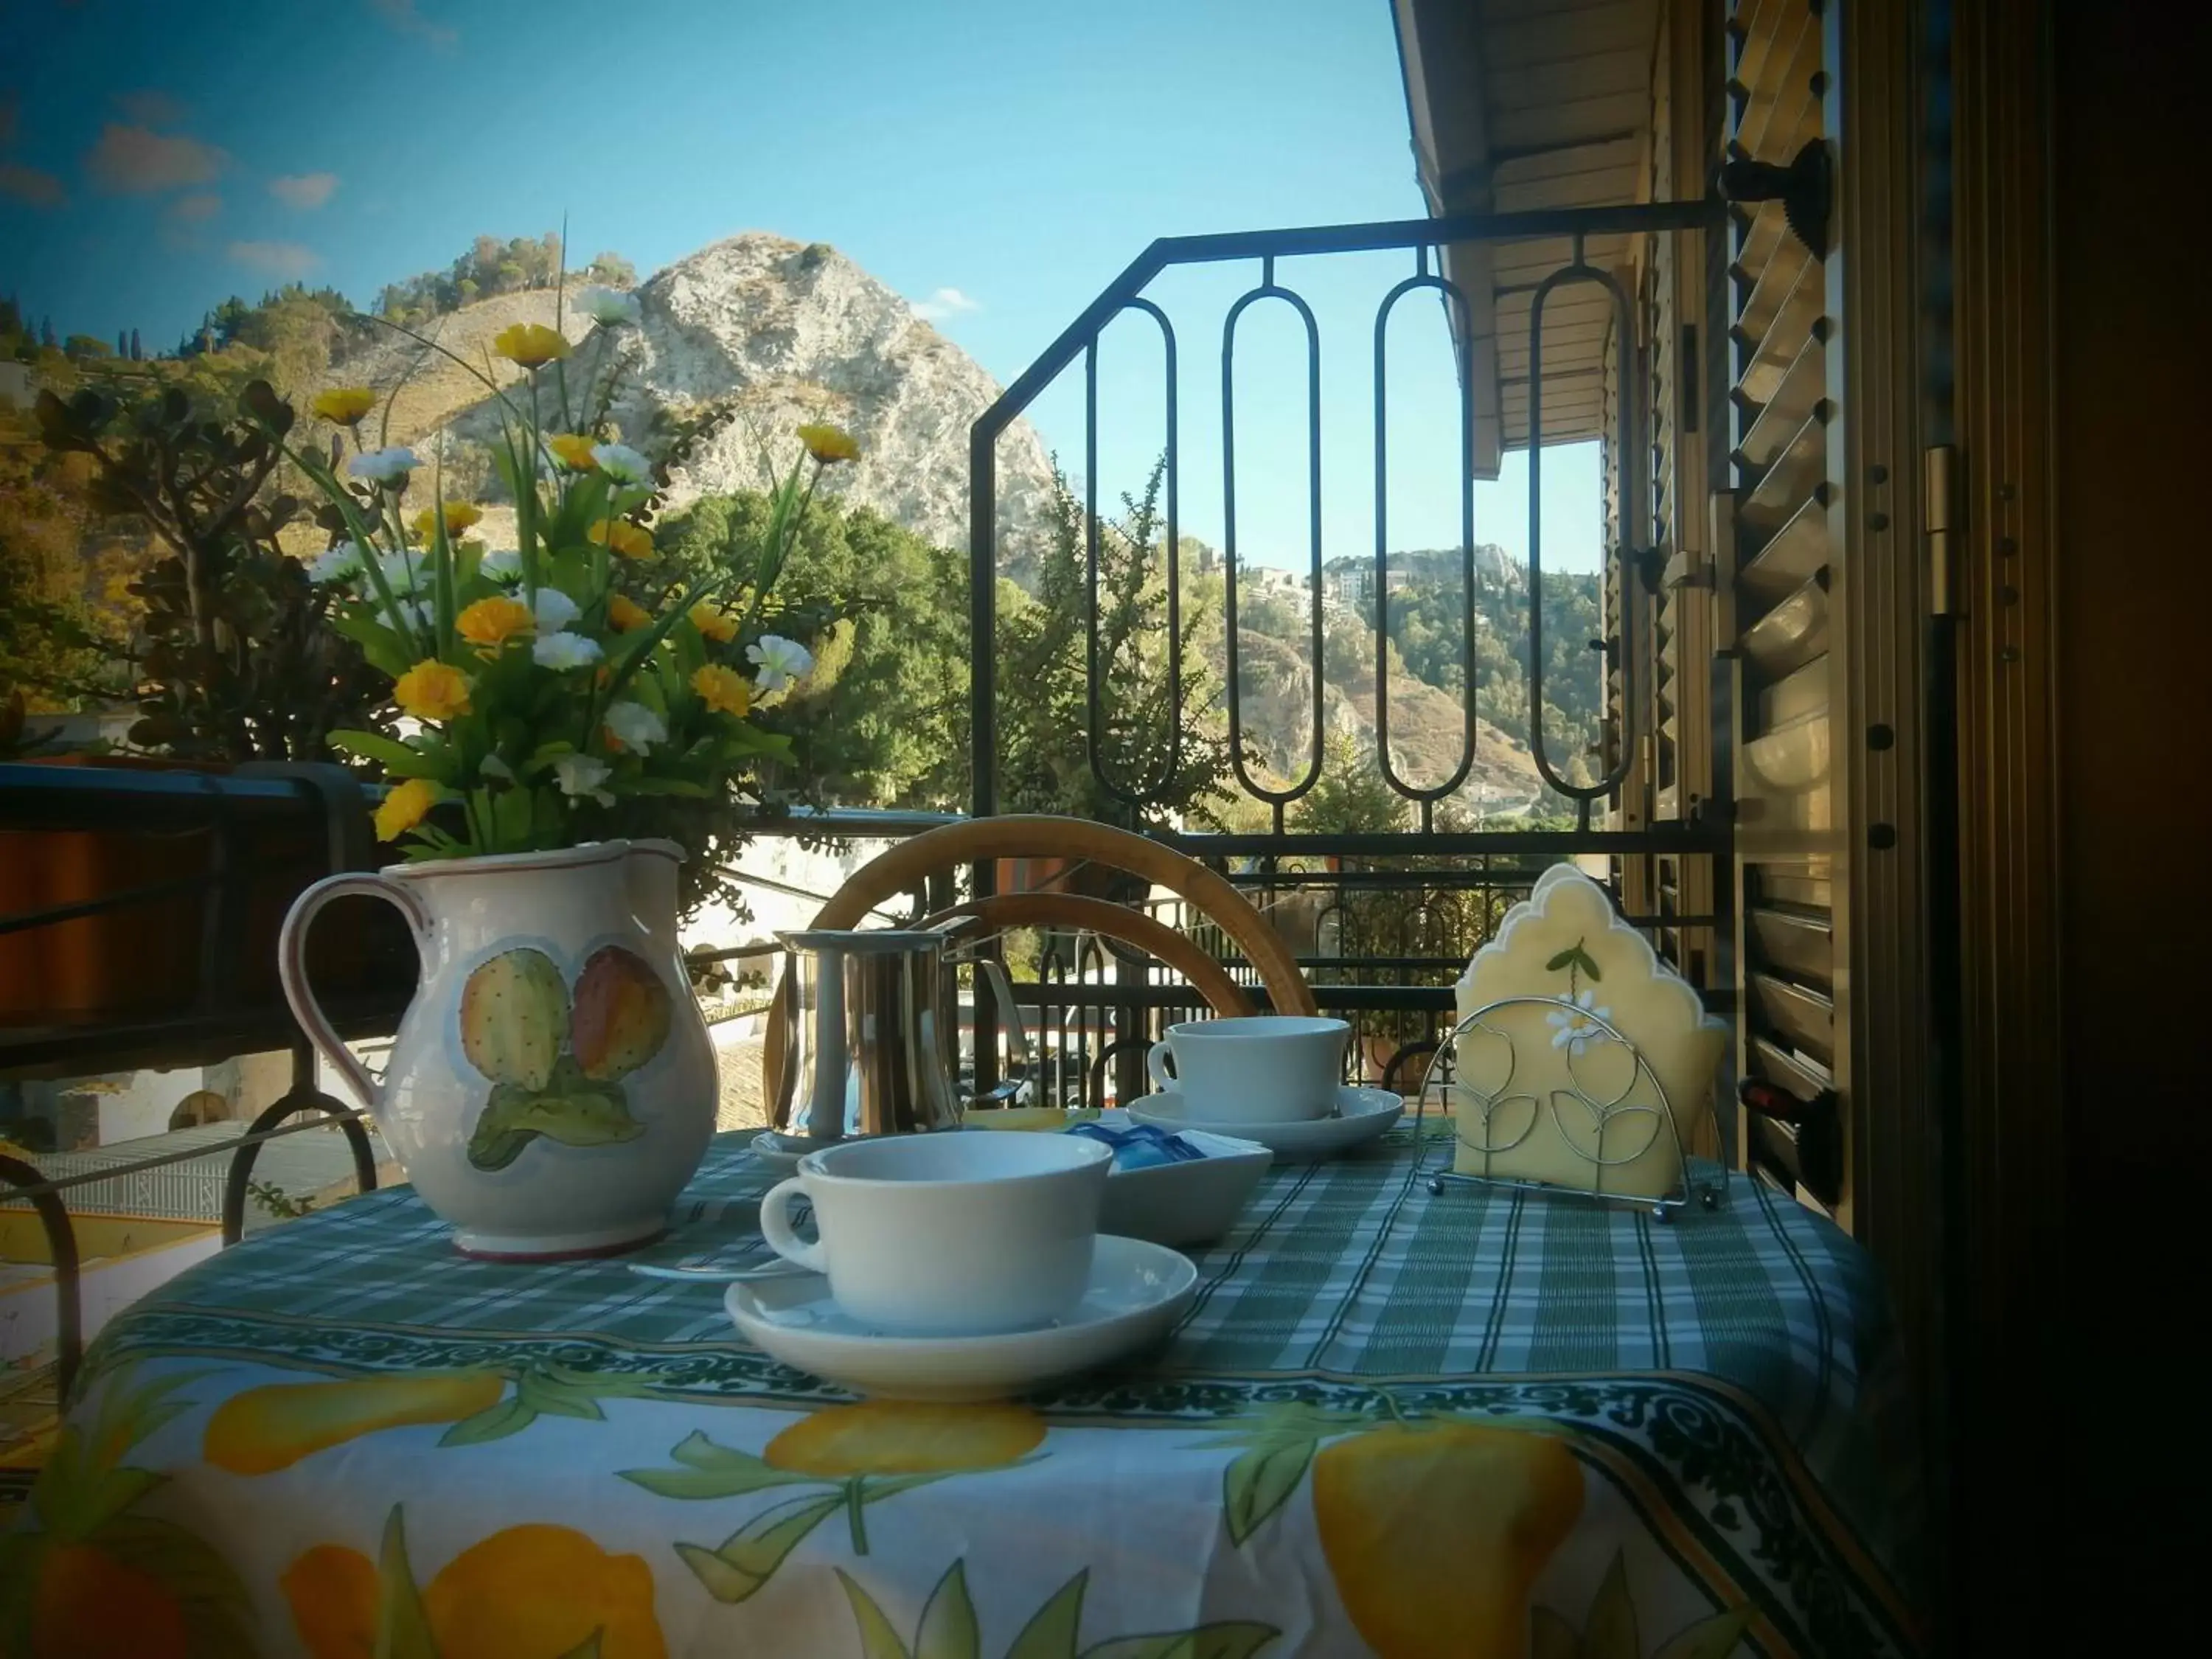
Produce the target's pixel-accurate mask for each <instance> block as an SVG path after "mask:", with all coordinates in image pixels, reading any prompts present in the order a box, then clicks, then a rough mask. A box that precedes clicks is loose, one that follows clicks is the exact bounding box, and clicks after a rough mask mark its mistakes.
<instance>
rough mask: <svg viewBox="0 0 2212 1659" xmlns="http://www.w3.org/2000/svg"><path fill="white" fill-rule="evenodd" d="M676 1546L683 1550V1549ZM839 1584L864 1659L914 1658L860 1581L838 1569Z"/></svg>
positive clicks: (842, 1569)
mask: <svg viewBox="0 0 2212 1659" xmlns="http://www.w3.org/2000/svg"><path fill="white" fill-rule="evenodd" d="M677 1547H678V1549H681V1548H683V1546H682V1545H680V1544H679V1545H678V1546H677ZM837 1582H838V1583H841V1584H842V1585H843V1586H844V1587H845V1600H846V1601H847V1602H848V1603H849V1604H850V1605H851V1607H852V1609H853V1621H854V1623H855V1624H857V1625H858V1626H860V1654H861V1659H914V1656H913V1655H912V1654H910V1653H908V1651H907V1650H906V1644H905V1643H904V1642H903V1641H902V1640H901V1639H900V1638H899V1633H898V1632H896V1631H895V1630H893V1629H892V1628H891V1621H890V1620H888V1619H886V1618H884V1610H883V1609H882V1608H881V1607H878V1606H877V1605H876V1603H875V1598H874V1597H873V1596H872V1595H869V1594H868V1593H867V1591H866V1590H864V1589H861V1588H860V1581H859V1580H857V1579H856V1578H854V1577H853V1575H852V1574H850V1573H848V1572H847V1571H845V1569H844V1568H842V1567H839V1568H838V1569H837Z"/></svg>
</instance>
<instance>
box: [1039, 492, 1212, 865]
mask: <svg viewBox="0 0 2212 1659" xmlns="http://www.w3.org/2000/svg"><path fill="white" fill-rule="evenodd" d="M1165 476H1166V462H1165V460H1164V459H1162V460H1161V461H1160V462H1158V464H1156V465H1154V467H1153V469H1152V477H1150V479H1149V480H1148V481H1147V482H1146V486H1145V489H1144V493H1143V494H1142V495H1136V496H1132V495H1123V496H1122V497H1121V507H1122V513H1121V517H1120V518H1119V519H1117V520H1111V521H1104V520H1102V521H1101V522H1100V523H1099V524H1098V526H1097V538H1098V567H1099V568H1098V613H1099V614H1098V662H1099V681H1100V684H1099V720H1098V726H1099V740H1100V741H1099V749H1100V753H1099V754H1098V756H1097V764H1096V765H1094V764H1093V757H1092V756H1091V738H1090V728H1091V714H1090V706H1089V690H1088V688H1089V684H1090V668H1089V650H1090V642H1089V635H1088V630H1087V629H1086V628H1085V617H1087V616H1088V615H1089V612H1090V599H1089V592H1088V582H1089V577H1088V562H1087V556H1086V554H1085V533H1084V532H1085V510H1084V507H1083V504H1082V503H1081V502H1080V501H1078V500H1077V499H1076V498H1075V495H1074V492H1073V490H1072V489H1069V487H1068V484H1067V480H1066V477H1065V476H1063V475H1061V474H1060V473H1059V472H1058V471H1057V470H1056V469H1055V471H1054V491H1053V501H1052V504H1051V508H1050V517H1049V522H1048V529H1047V532H1046V536H1045V539H1044V543H1043V544H1042V547H1040V548H1039V549H1037V550H1035V553H1034V561H1035V563H1034V568H1035V570H1036V583H1037V588H1036V595H1035V597H1034V598H1031V597H1030V595H1029V594H1027V593H1025V592H1023V591H1022V590H1021V589H1020V588H1018V587H1017V586H1014V585H1013V584H1012V582H1008V581H1003V580H1002V581H1001V582H1000V586H999V630H998V632H999V638H998V655H999V662H998V677H999V684H1000V685H1001V686H1004V687H1006V689H1007V690H1006V695H1005V696H1001V697H1000V700H999V710H998V714H999V742H998V752H999V766H1000V789H999V793H1000V808H1001V810H1002V811H1010V812H1066V813H1071V814H1073V815H1074V816H1076V817H1088V818H1096V819H1099V820H1102V821H1104V822H1108V823H1123V824H1127V823H1130V822H1131V820H1132V818H1133V817H1136V818H1143V819H1146V820H1152V819H1158V818H1165V817H1181V816H1184V815H1188V814H1189V813H1192V812H1193V811H1200V810H1202V809H1203V806H1204V804H1205V803H1206V801H1207V800H1208V799H1211V798H1212V797H1213V796H1215V795H1216V794H1218V792H1219V790H1220V788H1221V786H1222V784H1223V782H1224V781H1225V779H1226V778H1227V777H1228V776H1229V773H1230V767H1229V743H1228V738H1227V736H1226V732H1225V722H1224V718H1223V715H1222V712H1221V684H1220V678H1219V676H1218V674H1217V673H1216V672H1215V671H1213V669H1212V667H1211V666H1210V663H1211V661H1212V660H1215V659H1218V655H1219V653H1218V650H1217V651H1215V652H1212V653H1209V652H1207V651H1206V649H1205V647H1204V641H1206V639H1207V638H1208V637H1209V635H1211V636H1212V637H1213V638H1214V639H1216V640H1218V636H1219V634H1220V629H1221V622H1220V617H1219V614H1218V610H1217V609H1216V608H1215V607H1214V606H1213V605H1212V603H1211V601H1210V599H1208V597H1206V593H1205V592H1204V589H1203V587H1202V586H1201V584H1200V582H1199V581H1198V580H1195V579H1194V578H1192V577H1190V576H1188V575H1186V577H1185V579H1184V580H1185V587H1184V593H1183V595H1182V600H1183V603H1182V637H1181V639H1180V640H1179V641H1178V640H1176V639H1175V638H1173V637H1171V636H1170V632H1169V629H1168V626H1167V557H1166V552H1165V548H1164V529H1165V520H1164V513H1162V511H1161V501H1160V491H1161V487H1162V483H1163V481H1164V477H1165ZM1216 580H1218V579H1216ZM1178 650H1179V651H1180V652H1181V653H1182V661H1181V671H1182V714H1181V719H1180V722H1179V725H1180V733H1179V741H1177V740H1176V732H1174V731H1173V730H1172V729H1171V728H1173V727H1174V726H1176V724H1177V722H1176V715H1175V703H1174V697H1173V688H1172V683H1171V678H1170V656H1169V653H1170V652H1172V651H1178ZM1101 772H1103V774H1104V775H1105V777H1106V778H1108V779H1110V780H1112V781H1114V782H1115V783H1116V784H1118V785H1120V786H1121V787H1122V788H1123V789H1125V790H1127V791H1128V792H1130V793H1139V792H1141V793H1145V794H1146V795H1147V796H1149V797H1150V798H1151V799H1150V800H1149V801H1148V803H1147V805H1146V806H1145V807H1144V808H1143V809H1141V811H1139V810H1137V809H1133V808H1132V807H1131V806H1130V805H1128V804H1127V802H1126V801H1124V800H1123V799H1121V798H1120V797H1119V796H1117V795H1116V794H1115V793H1114V792H1113V791H1112V790H1110V789H1109V788H1108V787H1107V786H1106V784H1105V783H1104V782H1103V781H1101V779H1100V776H1099V774H1100V773H1101Z"/></svg>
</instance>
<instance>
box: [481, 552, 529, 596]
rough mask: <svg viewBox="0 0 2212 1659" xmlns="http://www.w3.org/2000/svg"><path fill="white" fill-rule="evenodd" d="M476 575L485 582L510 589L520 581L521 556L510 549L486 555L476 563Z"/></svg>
mask: <svg viewBox="0 0 2212 1659" xmlns="http://www.w3.org/2000/svg"><path fill="white" fill-rule="evenodd" d="M477 574H478V575H480V576H482V577H483V579H484V580H486V581H494V582H497V583H499V584H500V585H501V586H502V587H512V586H514V585H515V584H516V583H517V582H519V581H520V580H522V555H521V554H520V553H518V552H516V551H515V550H513V548H511V547H504V548H500V549H498V550H495V551H494V552H490V553H487V554H485V555H484V556H483V557H482V558H481V559H478V560H477Z"/></svg>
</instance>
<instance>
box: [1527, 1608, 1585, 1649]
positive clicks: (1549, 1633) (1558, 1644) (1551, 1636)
mask: <svg viewBox="0 0 2212 1659" xmlns="http://www.w3.org/2000/svg"><path fill="white" fill-rule="evenodd" d="M1532 1619H1533V1622H1532V1623H1531V1625H1530V1626H1529V1629H1528V1638H1529V1639H1528V1659H1582V1652H1583V1638H1582V1636H1581V1634H1580V1633H1579V1632H1577V1631H1576V1629H1575V1627H1574V1626H1572V1625H1571V1624H1569V1623H1568V1622H1567V1621H1566V1620H1565V1619H1564V1618H1562V1617H1561V1616H1560V1615H1559V1614H1558V1613H1554V1612H1553V1611H1552V1610H1551V1608H1549V1607H1538V1608H1536V1609H1535V1610H1534V1613H1533V1614H1532Z"/></svg>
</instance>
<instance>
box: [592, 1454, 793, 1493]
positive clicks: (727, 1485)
mask: <svg viewBox="0 0 2212 1659" xmlns="http://www.w3.org/2000/svg"><path fill="white" fill-rule="evenodd" d="M756 1461H757V1460H756ZM619 1473H620V1474H621V1475H622V1478H623V1480H627V1481H629V1483H630V1484H631V1485H632V1486H642V1487H644V1488H645V1489H646V1491H647V1492H651V1493H653V1496H654V1497H656V1498H683V1499H686V1500H696V1499H702V1498H703V1499H716V1498H742V1497H744V1495H745V1494H746V1493H747V1492H766V1491H767V1490H768V1489H769V1488H770V1487H771V1486H808V1485H819V1484H820V1483H819V1482H818V1481H817V1480H815V1477H813V1476H812V1475H808V1474H794V1473H793V1472H792V1471H790V1470H787V1469H772V1468H769V1467H768V1465H767V1464H765V1463H763V1464H761V1465H760V1467H759V1468H758V1469H757V1470H756V1471H752V1472H747V1471H745V1470H742V1469H623V1470H621V1471H619Z"/></svg>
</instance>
